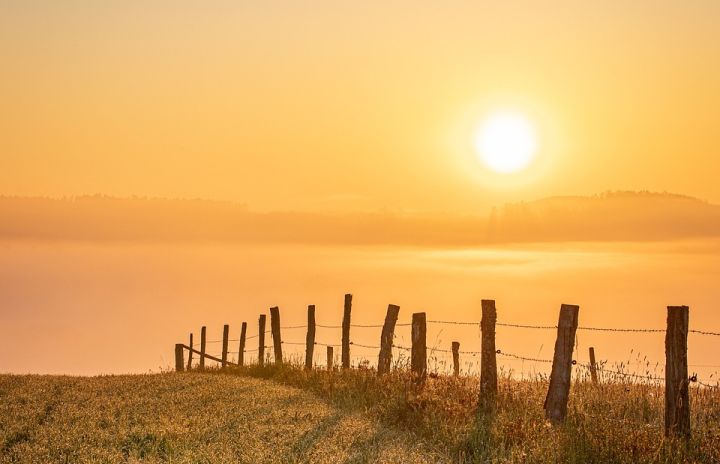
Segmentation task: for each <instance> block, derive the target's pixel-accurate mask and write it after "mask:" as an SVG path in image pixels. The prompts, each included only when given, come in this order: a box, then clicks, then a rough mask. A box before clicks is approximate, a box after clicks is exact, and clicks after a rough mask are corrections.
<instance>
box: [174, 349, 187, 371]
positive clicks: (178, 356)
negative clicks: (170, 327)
mask: <svg viewBox="0 0 720 464" xmlns="http://www.w3.org/2000/svg"><path fill="white" fill-rule="evenodd" d="M183 349H185V346H184V345H183V344H182V343H176V344H175V371H176V372H182V371H183V369H184V368H185V366H184V364H185V362H184V359H183Z"/></svg>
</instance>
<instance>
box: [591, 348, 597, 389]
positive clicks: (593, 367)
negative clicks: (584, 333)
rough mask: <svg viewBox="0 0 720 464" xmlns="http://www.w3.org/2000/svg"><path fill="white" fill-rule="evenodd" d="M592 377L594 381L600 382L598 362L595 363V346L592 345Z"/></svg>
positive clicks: (595, 382)
mask: <svg viewBox="0 0 720 464" xmlns="http://www.w3.org/2000/svg"><path fill="white" fill-rule="evenodd" d="M590 378H591V379H592V383H593V384H596V385H597V383H598V375H597V364H596V363H595V348H594V347H592V346H591V347H590Z"/></svg>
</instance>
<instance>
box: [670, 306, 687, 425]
mask: <svg viewBox="0 0 720 464" xmlns="http://www.w3.org/2000/svg"><path fill="white" fill-rule="evenodd" d="M689 316H690V308H688V307H687V306H668V308H667V331H666V332H665V436H666V437H669V436H675V437H682V438H685V439H689V438H690V396H689V391H688V387H689V385H688V384H689V380H688V365H687V337H688V322H689Z"/></svg>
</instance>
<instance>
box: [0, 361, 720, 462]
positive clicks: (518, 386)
mask: <svg viewBox="0 0 720 464" xmlns="http://www.w3.org/2000/svg"><path fill="white" fill-rule="evenodd" d="M253 377H254V378H253ZM259 379H268V380H272V381H264V380H259ZM611 380H612V382H611V383H607V384H604V385H602V386H600V387H596V386H593V385H592V384H590V383H588V382H585V381H583V380H582V379H580V380H579V381H577V382H576V383H575V384H574V385H573V387H572V392H571V402H570V405H569V417H568V421H567V424H566V425H565V426H563V427H551V426H549V425H548V424H547V423H546V422H545V420H544V418H543V410H542V404H543V400H544V395H545V392H546V388H547V381H546V379H543V378H537V379H532V380H511V379H510V378H508V377H503V378H501V379H500V382H499V396H498V407H497V410H496V411H495V412H494V413H493V414H489V415H478V414H477V411H476V408H477V391H478V381H477V379H476V378H473V377H460V378H453V377H447V376H432V377H430V378H428V379H427V382H426V383H425V384H424V385H423V386H418V385H417V384H416V383H415V382H413V380H412V378H411V377H410V376H409V375H408V374H407V373H406V372H405V371H401V370H400V371H395V372H393V373H392V374H390V375H388V376H385V377H382V378H378V377H377V376H376V375H375V372H374V371H373V370H371V369H353V370H348V371H334V372H326V371H322V370H313V371H305V370H303V369H300V368H298V367H296V366H294V365H293V364H291V363H290V364H285V365H283V366H274V365H269V366H266V367H258V366H251V367H245V368H234V369H228V370H226V371H222V372H220V371H219V370H214V369H209V370H207V371H206V373H204V374H200V373H184V374H160V375H147V376H117V377H96V378H70V377H38V376H22V377H18V376H0V452H1V455H0V456H1V457H0V462H1V463H10V462H38V463H54V462H179V463H181V462H193V463H196V462H207V463H223V462H248V463H249V462H443V461H453V462H482V463H485V462H493V463H502V462H513V463H514V462H527V463H558V462H569V463H595V462H597V463H608V462H618V463H636V462H653V463H690V462H698V463H715V462H720V393H719V392H718V390H710V389H698V388H694V387H693V388H692V390H691V401H692V427H693V438H692V440H691V441H690V442H689V443H687V444H685V443H683V442H678V441H672V440H671V441H667V440H664V438H663V430H662V424H663V391H662V388H661V387H659V386H657V385H638V384H630V383H623V382H622V377H619V378H616V379H611ZM290 386H293V387H298V388H290Z"/></svg>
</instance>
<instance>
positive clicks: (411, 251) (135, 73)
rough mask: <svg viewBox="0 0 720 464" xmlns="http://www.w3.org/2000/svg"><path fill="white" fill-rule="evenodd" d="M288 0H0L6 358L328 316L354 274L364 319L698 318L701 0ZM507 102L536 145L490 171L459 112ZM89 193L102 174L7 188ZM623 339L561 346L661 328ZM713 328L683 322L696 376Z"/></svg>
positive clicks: (435, 339) (712, 106)
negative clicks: (483, 309) (264, 316)
mask: <svg viewBox="0 0 720 464" xmlns="http://www.w3.org/2000/svg"><path fill="white" fill-rule="evenodd" d="M304 3H305V4H304V5H303V4H301V2H276V1H263V2H238V1H230V0H220V1H203V2H198V1H185V0H172V1H170V0H168V1H153V2H147V1H131V0H122V1H116V0H105V1H102V2H99V1H94V0H87V1H77V0H67V1H62V2H59V1H55V0H40V1H33V0H19V1H15V0H4V1H2V2H0V65H1V66H2V67H1V68H0V340H2V341H3V343H5V344H6V345H7V346H9V347H11V350H13V351H12V352H9V351H8V350H5V351H4V352H2V353H0V356H2V357H1V358H0V372H18V373H19V372H44V373H73V374H93V373H106V372H146V371H148V370H158V369H161V368H167V367H168V366H171V364H172V358H171V356H172V349H173V346H174V344H175V343H177V342H179V341H184V340H185V339H186V337H187V335H188V333H189V332H190V331H194V332H195V333H196V334H197V332H198V329H199V327H200V326H201V325H203V324H207V325H208V327H209V328H211V330H213V331H214V332H213V334H214V335H212V336H213V337H216V336H217V331H218V330H219V329H220V328H221V327H222V324H224V323H230V324H231V325H232V330H233V331H237V328H238V327H239V324H240V322H242V321H247V322H249V323H250V327H252V328H253V330H255V328H254V327H255V325H254V324H255V321H257V316H258V315H259V314H260V313H261V312H267V309H268V308H269V307H270V306H272V305H276V304H277V305H279V306H280V307H281V309H282V311H283V318H284V319H283V320H284V321H285V322H287V323H288V324H301V323H302V322H303V320H304V317H305V308H306V305H307V304H313V303H314V304H317V305H318V319H319V320H321V321H327V322H326V323H328V322H329V323H335V322H337V320H338V318H339V317H340V316H339V314H340V312H339V308H340V306H339V305H340V303H341V299H342V295H343V294H344V293H345V292H351V293H354V294H355V295H356V298H357V299H356V300H355V301H356V302H357V306H355V307H354V308H355V309H353V311H356V312H354V313H353V314H354V316H353V317H354V318H355V317H356V316H355V315H357V319H354V320H355V321H357V322H359V323H367V324H373V323H374V324H377V323H378V321H382V317H383V316H384V311H385V308H386V307H387V304H388V303H393V304H399V305H400V306H401V311H402V312H401V319H402V320H403V321H405V322H406V321H408V320H409V317H410V314H411V313H413V312H416V311H427V312H428V317H429V318H431V319H432V318H440V317H444V318H448V319H453V320H478V319H479V308H480V300H481V299H483V298H495V299H497V300H498V308H499V314H500V316H499V317H500V319H501V320H502V321H505V322H517V323H537V324H541V325H548V324H554V323H555V321H556V317H557V310H558V308H559V307H560V304H562V303H569V304H579V305H580V307H581V313H580V320H581V324H586V325H589V326H593V325H594V326H604V327H652V328H662V327H663V324H664V316H665V307H666V306H667V305H679V304H687V305H690V307H691V318H690V320H691V328H698V329H706V330H714V331H717V330H718V328H719V327H720V313H719V312H718V311H717V302H718V301H720V290H719V289H718V286H717V282H718V279H720V271H719V269H720V267H719V266H718V256H720V255H719V254H718V250H719V249H720V240H719V237H720V206H716V205H718V204H720V182H718V181H717V175H718V173H719V172H720V138H718V135H717V134H718V128H717V124H718V121H720V89H719V88H718V83H720V59H719V57H720V27H718V24H719V23H720V2H718V1H717V0H686V1H682V2H681V1H670V0H652V1H649V0H648V1H644V0H638V1H633V2H620V1H605V0H603V1H582V2H578V1H569V0H568V1H543V2H540V1H536V0H528V1H503V2H479V1H475V2H424V1H412V2H410V1H398V2H345V1H336V0H334V1H317V2H312V7H310V6H309V5H310V4H309V3H306V2H304ZM508 109H509V110H512V111H514V112H517V113H519V114H522V115H524V116H525V117H526V118H527V119H528V120H530V121H531V122H532V124H533V127H534V128H535V131H536V132H537V135H538V139H539V140H538V146H539V151H538V153H537V158H536V159H535V160H534V161H533V163H532V164H531V165H530V166H529V167H528V168H527V169H525V170H523V171H521V172H518V173H515V174H509V175H507V174H497V173H496V174H493V173H491V172H489V171H488V169H487V168H485V167H484V166H483V165H482V164H481V163H480V161H479V160H478V157H477V154H476V153H475V152H474V151H473V139H474V137H475V132H476V130H477V127H478V125H479V123H480V122H481V121H483V120H484V119H485V118H486V116H487V115H489V114H492V113H493V112H495V111H498V110H508ZM609 190H610V191H615V190H628V191H633V192H637V191H642V190H648V191H651V192H673V193H678V194H683V195H689V196H691V197H696V198H699V199H701V200H706V201H707V202H709V203H707V202H703V201H697V200H695V199H693V198H687V197H684V196H672V195H653V194H648V193H647V192H645V193H627V192H624V193H610V194H606V195H601V196H592V195H595V194H598V193H600V192H605V191H609ZM96 193H98V194H103V195H108V196H112V197H118V198H119V199H118V198H115V199H111V198H108V197H105V196H99V197H84V198H81V199H79V200H62V201H61V200H47V199H37V198H35V199H33V198H27V197H33V196H48V197H55V198H57V197H65V196H77V195H87V194H96ZM135 195H137V196H140V197H151V198H153V199H151V200H147V199H129V197H132V196H135ZM557 195H576V196H579V197H577V198H559V199H558V198H553V199H549V200H538V199H542V198H545V197H549V196H557ZM588 195H590V196H588ZM16 196H17V197H16ZM20 197H22V198H20ZM168 198H170V199H172V198H185V199H187V198H199V199H207V200H229V202H205V201H170V200H163V199H168ZM533 200H538V201H533ZM523 201H528V202H529V203H519V202H523ZM508 202H511V203H514V205H511V206H510V207H506V208H503V207H502V205H503V204H506V203H508ZM494 206H497V207H498V209H497V210H492V211H493V212H492V213H491V208H492V207H494ZM268 212H273V213H268ZM538 242H544V243H538ZM466 327H470V326H466ZM453 330H454V329H453ZM468 330H469V332H466V333H460V332H453V331H452V330H445V329H439V328H437V327H434V328H432V330H429V331H428V336H429V337H431V338H432V341H429V344H430V345H433V346H436V347H449V345H448V344H449V342H450V341H451V340H460V341H461V343H462V346H463V348H464V349H468V350H472V349H473V348H475V349H477V343H478V340H477V328H476V327H470V329H468ZM234 333H235V332H233V334H234ZM291 335H292V337H294V338H288V341H293V340H295V341H297V340H302V335H303V334H302V333H296V334H291ZM291 335H288V337H290V336H291ZM321 335H322V336H323V337H327V338H326V339H325V340H327V341H328V342H329V343H332V342H336V341H337V337H338V333H337V331H336V332H325V333H323V334H321ZM655 335H657V336H655ZM378 336H379V334H378V333H374V332H364V333H358V334H357V338H354V340H356V341H358V342H359V343H370V344H374V343H375V342H376V340H377V339H378ZM403 336H405V337H406V336H407V333H405V334H404V335H403ZM353 337H355V335H353ZM622 337H624V338H622ZM622 337H621V338H614V336H606V335H605V334H602V337H601V336H600V335H597V334H594V335H586V334H585V333H583V334H582V335H581V338H580V342H579V345H578V350H579V351H578V353H577V356H579V359H580V360H581V361H584V360H586V358H585V357H584V356H585V353H586V352H587V351H586V348H587V346H589V344H590V343H592V344H594V346H595V347H596V348H597V349H598V353H600V354H599V356H600V357H601V358H602V359H604V360H609V361H612V362H614V361H623V360H627V359H628V357H629V356H637V353H638V352H640V353H643V354H647V355H648V356H649V357H650V358H652V359H653V360H655V361H657V360H660V361H662V359H663V351H662V350H663V344H662V343H663V340H662V336H661V335H658V334H653V336H652V337H636V336H635V335H633V336H627V335H624V336H622ZM498 340H499V341H498V343H499V347H500V348H502V349H503V350H507V351H509V352H512V351H516V352H517V353H520V354H525V355H531V356H539V357H542V358H546V357H549V356H551V354H550V351H549V350H550V349H551V348H550V347H551V346H552V344H553V336H552V334H550V335H548V334H547V333H540V334H537V333H532V334H530V333H523V332H517V331H514V332H511V331H507V332H504V333H502V334H501V333H500V332H499V335H498ZM128 341H130V342H131V343H130V345H131V346H128ZM717 343H718V342H717V339H716V337H705V338H702V337H700V336H697V335H693V337H691V339H690V362H691V366H692V367H693V369H695V368H697V369H698V372H700V373H701V375H703V376H705V377H703V378H710V377H709V376H710V375H711V374H714V375H715V377H712V378H713V379H716V378H717V374H718V372H720V366H717V365H715V364H716V363H717V360H716V359H715V358H713V356H714V354H715V353H717V347H718V344H717ZM630 350H634V351H633V354H632V355H631V354H630ZM355 355H357V353H356V354H355ZM375 355H376V353H374V352H373V353H370V354H368V353H365V354H364V356H368V357H371V358H373V359H374V357H375ZM702 366H706V367H702ZM514 367H520V368H524V367H527V366H514ZM700 369H704V370H700Z"/></svg>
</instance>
